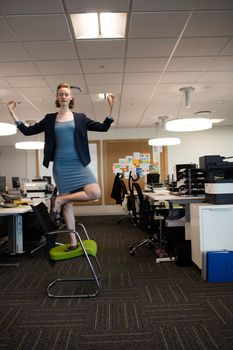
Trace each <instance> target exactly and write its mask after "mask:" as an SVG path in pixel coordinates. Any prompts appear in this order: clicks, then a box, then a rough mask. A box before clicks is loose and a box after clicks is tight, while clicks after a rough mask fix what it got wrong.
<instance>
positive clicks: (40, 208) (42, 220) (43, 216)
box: [31, 202, 58, 266]
mask: <svg viewBox="0 0 233 350" xmlns="http://www.w3.org/2000/svg"><path fill="white" fill-rule="evenodd" d="M31 207H32V210H33V212H34V214H35V217H36V219H37V221H38V223H39V224H40V226H41V227H42V229H43V230H44V233H45V235H46V245H45V256H46V258H47V260H48V262H49V264H50V265H51V266H54V265H55V262H54V261H52V260H51V259H50V255H49V251H50V249H51V248H53V247H54V246H55V242H56V237H57V235H56V234H51V235H48V233H49V232H52V231H56V230H58V226H57V225H56V223H55V222H54V221H53V220H52V219H51V217H50V215H49V212H48V208H47V207H46V205H45V204H44V203H43V202H40V203H39V204H37V205H31Z"/></svg>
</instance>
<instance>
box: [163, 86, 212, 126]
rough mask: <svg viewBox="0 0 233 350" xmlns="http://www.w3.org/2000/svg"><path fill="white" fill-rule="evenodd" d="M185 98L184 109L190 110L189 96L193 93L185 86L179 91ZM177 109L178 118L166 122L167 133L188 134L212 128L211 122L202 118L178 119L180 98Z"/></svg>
mask: <svg viewBox="0 0 233 350" xmlns="http://www.w3.org/2000/svg"><path fill="white" fill-rule="evenodd" d="M179 91H180V92H182V94H183V96H184V98H185V108H190V94H191V92H193V91H195V88H194V87H192V86H187V87H183V88H180V89H179ZM183 96H181V100H180V104H179V107H178V113H177V115H178V117H177V118H176V119H172V120H168V121H167V122H166V130H167V131H177V132H188V131H191V132H192V131H201V130H207V129H211V128H212V121H211V120H210V119H209V118H204V117H191V118H179V112H180V106H181V102H182V98H183Z"/></svg>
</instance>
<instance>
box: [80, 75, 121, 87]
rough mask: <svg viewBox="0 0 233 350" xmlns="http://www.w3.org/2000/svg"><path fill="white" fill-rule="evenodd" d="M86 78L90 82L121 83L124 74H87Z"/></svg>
mask: <svg viewBox="0 0 233 350" xmlns="http://www.w3.org/2000/svg"><path fill="white" fill-rule="evenodd" d="M86 80H87V83H88V84H92V85H94V84H120V83H121V81H122V74H119V73H112V74H87V75H86Z"/></svg>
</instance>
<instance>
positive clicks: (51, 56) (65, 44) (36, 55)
mask: <svg viewBox="0 0 233 350" xmlns="http://www.w3.org/2000/svg"><path fill="white" fill-rule="evenodd" d="M24 46H25V49H26V50H27V52H28V53H29V55H30V56H31V57H32V59H33V60H59V59H73V58H76V57H77V55H76V51H75V48H74V45H73V42H72V41H52V42H49V41H42V42H27V43H24Z"/></svg>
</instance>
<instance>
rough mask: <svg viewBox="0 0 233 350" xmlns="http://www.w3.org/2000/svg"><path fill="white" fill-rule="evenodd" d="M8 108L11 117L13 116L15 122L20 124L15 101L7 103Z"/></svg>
mask: <svg viewBox="0 0 233 350" xmlns="http://www.w3.org/2000/svg"><path fill="white" fill-rule="evenodd" d="M7 108H8V111H9V112H10V115H11V116H12V118H13V120H14V121H15V122H18V121H19V118H18V117H17V115H16V114H15V108H16V102H15V101H9V102H8V103H7Z"/></svg>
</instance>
